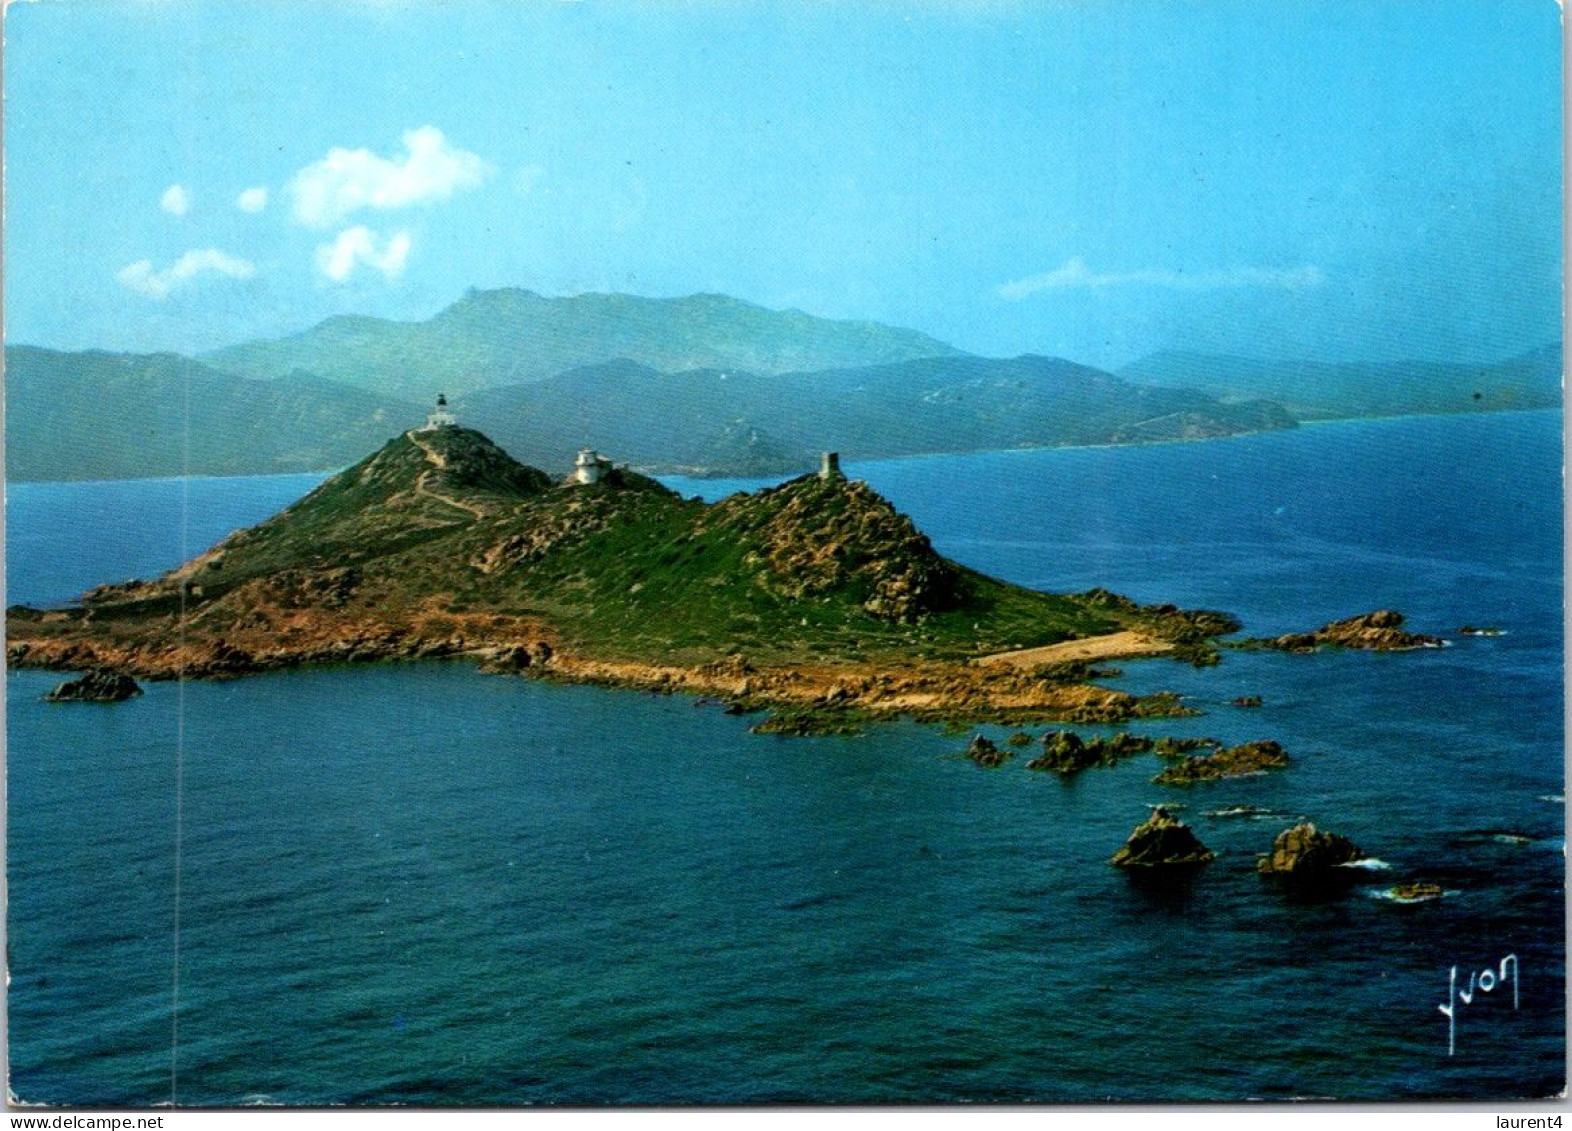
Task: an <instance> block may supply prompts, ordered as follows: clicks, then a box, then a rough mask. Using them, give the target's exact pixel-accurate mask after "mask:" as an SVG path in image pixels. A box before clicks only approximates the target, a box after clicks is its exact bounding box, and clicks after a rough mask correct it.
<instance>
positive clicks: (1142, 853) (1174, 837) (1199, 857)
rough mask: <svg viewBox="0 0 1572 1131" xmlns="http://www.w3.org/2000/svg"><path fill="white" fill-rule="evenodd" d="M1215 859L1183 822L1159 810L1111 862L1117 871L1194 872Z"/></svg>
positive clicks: (1153, 813) (1137, 827)
mask: <svg viewBox="0 0 1572 1131" xmlns="http://www.w3.org/2000/svg"><path fill="white" fill-rule="evenodd" d="M1211 859H1212V850H1211V849H1209V848H1207V847H1206V845H1204V844H1202V843H1201V841H1200V839H1199V838H1198V837H1197V836H1196V835H1195V833H1193V832H1191V831H1190V827H1189V826H1188V825H1186V824H1185V823H1184V822H1183V821H1180V820H1179V819H1178V818H1176V817H1174V816H1173V815H1172V814H1171V813H1169V812H1168V810H1167V809H1164V808H1163V807H1162V806H1158V807H1157V808H1156V809H1154V810H1153V811H1152V815H1151V816H1150V817H1149V818H1148V819H1147V820H1145V821H1144V822H1142V823H1141V824H1139V825H1137V826H1136V827H1135V831H1134V832H1132V833H1131V834H1130V839H1129V840H1127V841H1125V842H1124V845H1123V847H1121V848H1120V849H1119V851H1118V852H1115V853H1114V854H1113V856H1112V857H1110V858H1109V860H1108V862H1109V863H1110V864H1112V865H1113V866H1114V867H1116V868H1142V869H1145V868H1191V867H1195V866H1196V865H1198V864H1205V863H1206V862H1207V861H1209V860H1211Z"/></svg>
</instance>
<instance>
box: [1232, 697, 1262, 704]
mask: <svg viewBox="0 0 1572 1131" xmlns="http://www.w3.org/2000/svg"><path fill="white" fill-rule="evenodd" d="M1228 702H1229V703H1230V704H1231V705H1232V706H1235V707H1259V706H1260V705H1261V697H1260V696H1259V695H1240V696H1238V697H1236V698H1233V699H1230V700H1229V701H1228Z"/></svg>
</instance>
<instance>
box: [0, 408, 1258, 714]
mask: <svg viewBox="0 0 1572 1131" xmlns="http://www.w3.org/2000/svg"><path fill="white" fill-rule="evenodd" d="M7 625H8V630H9V637H10V642H9V649H8V658H9V660H10V662H11V663H12V664H14V665H18V666H23V667H42V668H49V669H59V670H75V671H90V672H92V671H97V672H113V673H118V674H122V675H126V676H137V677H141V678H145V679H148V680H168V679H176V678H223V677H234V676H240V675H245V674H248V673H253V672H262V671H269V670H277V669H283V668H292V667H298V666H302V665H308V664H328V663H344V662H355V661H371V660H386V659H406V658H425V657H441V656H470V657H475V658H478V659H480V660H481V661H482V662H483V663H484V664H485V665H486V666H487V667H488V668H489V669H491V670H498V671H507V672H519V673H523V674H528V675H535V676H541V677H546V678H555V679H562V680H569V681H575V682H589V683H600V684H606V685H613V686H624V687H637V688H644V689H649V690H656V691H688V692H695V693H702V694H705V695H710V696H715V697H717V698H720V699H722V700H724V701H725V702H726V703H727V704H728V705H729V706H730V707H731V708H732V709H735V710H739V711H741V710H760V709H769V710H773V711H778V712H783V713H784V714H785V715H786V716H787V718H788V719H789V720H795V722H790V723H789V724H788V725H785V726H783V727H782V728H781V729H785V730H791V729H797V730H807V729H813V728H812V726H811V725H810V723H809V722H805V721H804V720H811V717H812V716H813V715H815V714H818V713H824V714H833V715H837V716H847V715H854V716H857V717H865V718H877V717H888V716H893V715H900V714H905V715H910V716H914V717H917V718H924V719H967V720H993V721H1010V720H1021V721H1025V720H1029V719H1044V720H1063V721H1071V722H1082V723H1095V722H1113V721H1119V720H1123V719H1129V718H1134V717H1141V716H1153V715H1166V714H1174V713H1178V712H1181V711H1182V710H1183V708H1182V707H1180V705H1179V703H1178V700H1177V698H1176V697H1174V696H1169V695H1157V696H1148V697H1145V698H1138V697H1136V696H1133V695H1130V694H1127V693H1125V692H1121V691H1115V690H1111V689H1108V688H1104V687H1100V686H1097V685H1095V684H1093V683H1090V682H1088V678H1089V674H1090V673H1089V669H1088V667H1087V665H1086V662H1085V659H1084V657H1086V656H1088V655H1095V656H1098V657H1100V658H1101V657H1106V656H1109V655H1132V654H1134V655H1140V654H1158V653H1163V652H1176V653H1178V654H1180V655H1186V654H1190V653H1195V652H1197V651H1198V650H1205V649H1207V648H1210V647H1211V646H1212V644H1213V642H1214V640H1215V638H1216V637H1217V636H1219V635H1222V634H1225V633H1228V632H1233V631H1235V630H1237V628H1238V624H1237V622H1235V621H1233V620H1232V619H1231V618H1229V617H1227V616H1225V615H1223V614H1220V613H1212V612H1186V611H1184V610H1180V609H1177V608H1175V607H1173V606H1171V605H1165V606H1139V605H1136V604H1135V603H1133V602H1131V601H1128V600H1126V599H1124V598H1122V597H1118V596H1117V595H1114V594H1111V593H1107V592H1106V591H1103V590H1094V591H1092V592H1091V593H1087V594H1079V595H1057V594H1050V593H1043V592H1038V591H1034V590H1029V589H1024V588H1021V587H1018V586H1015V585H1010V584H1007V583H1005V582H1002V581H998V580H995V579H993V578H990V577H986V576H984V575H982V574H980V573H977V572H975V571H973V570H969V569H967V568H965V567H963V566H960V565H958V564H956V563H954V562H952V561H949V560H947V559H945V558H944V557H942V556H940V555H939V554H938V553H937V552H936V551H935V550H934V549H933V547H932V545H931V544H930V543H929V540H928V538H927V537H926V536H925V535H923V534H922V533H921V532H920V531H919V530H917V528H916V527H915V526H914V525H913V524H912V522H911V521H910V520H909V519H908V518H907V517H906V516H905V515H903V514H901V513H900V512H898V511H897V510H896V509H895V508H894V507H892V506H891V505H890V504H889V503H888V502H887V501H886V500H885V499H883V498H882V497H880V496H879V495H878V494H877V493H876V492H874V491H873V490H872V489H870V488H869V487H868V486H867V485H865V484H863V483H860V482H855V481H852V480H849V479H847V478H846V477H845V476H844V475H843V474H841V473H840V471H839V468H838V466H837V465H836V464H835V462H834V460H833V459H832V458H830V457H826V460H825V463H824V466H823V467H822V468H821V469H820V472H819V473H818V474H809V475H804V476H802V477H800V478H797V479H793V480H791V481H789V482H786V483H784V484H781V485H780V486H777V487H773V488H770V489H767V490H762V491H758V492H755V493H752V494H739V495H733V496H731V497H729V498H727V499H724V500H722V501H720V502H717V503H714V504H705V503H703V502H700V501H699V500H697V499H684V498H682V497H680V496H679V495H677V494H676V493H674V492H672V491H671V490H669V489H667V488H666V487H665V486H663V485H661V484H660V483H658V482H656V481H655V480H653V479H649V478H647V477H645V476H642V475H639V474H637V473H635V472H632V471H630V470H628V469H627V468H625V467H619V466H614V465H612V464H611V463H609V462H608V461H606V460H605V459H603V458H602V457H600V456H599V455H598V454H596V453H593V452H585V453H581V455H580V459H579V463H578V466H577V467H576V469H575V470H574V472H573V474H571V475H569V476H567V477H565V478H562V479H557V478H553V477H552V476H549V475H547V474H546V473H545V472H543V471H540V470H537V469H535V468H532V467H527V466H525V465H523V464H521V463H519V462H517V461H516V460H514V459H513V458H512V457H510V456H509V455H508V454H507V453H506V452H504V451H503V450H502V449H501V448H499V447H497V446H496V445H495V444H493V443H492V442H491V441H490V440H489V439H487V438H486V437H485V436H484V435H482V434H481V433H479V432H476V431H473V430H471V429H467V428H463V427H459V426H457V424H456V423H455V422H454V421H453V419H452V417H451V416H449V415H448V414H447V413H446V412H445V410H444V409H442V408H441V407H440V406H439V410H438V412H437V413H434V414H433V416H432V419H431V421H430V422H428V425H427V427H426V428H423V429H417V430H413V431H410V432H406V433H404V434H402V435H400V436H398V437H396V438H394V439H393V440H391V441H389V442H388V443H387V444H386V445H385V446H384V447H383V448H382V449H381V450H380V451H378V452H376V453H375V454H373V455H371V456H369V457H368V458H366V459H364V460H362V461H361V462H360V463H358V464H356V465H354V466H353V467H350V468H349V469H347V470H346V471H343V472H341V473H339V474H338V475H335V476H333V477H332V478H330V479H328V480H327V481H325V482H324V483H322V484H321V485H320V486H318V487H317V488H316V489H315V490H314V491H312V492H311V493H310V494H309V495H307V496H305V497H304V498H303V499H301V500H300V501H299V502H297V503H295V504H294V505H292V506H290V507H289V508H287V509H286V510H284V511H282V512H281V513H279V514H278V515H275V516H274V517H273V518H271V519H268V520H267V521H265V522H263V523H261V524H259V525H257V526H255V527H252V528H250V529H247V530H241V531H237V532H236V533H234V534H232V535H230V536H229V537H228V538H226V539H224V540H223V541H222V542H220V543H219V544H218V545H216V546H214V547H213V548H212V549H210V550H208V551H207V552H205V553H203V554H201V555H200V556H198V557H196V558H195V559H193V560H192V561H189V562H187V563H186V564H184V565H182V566H180V567H179V568H177V569H174V570H172V571H170V572H169V573H167V574H165V575H164V576H162V577H160V578H157V579H155V580H150V581H128V582H124V583H120V584H114V585H103V586H100V587H98V588H96V589H93V590H90V591H89V592H87V593H86V594H84V595H83V596H82V597H81V599H80V601H79V602H78V603H77V604H76V605H74V606H71V607H68V608H62V609H54V610H37V609H32V608H27V607H20V606H19V607H13V608H11V609H9V610H8V613H7ZM985 657H986V658H987V659H988V660H989V661H990V662H978V661H980V660H982V659H983V658H985ZM1000 658H1007V659H1009V660H1010V662H998V661H999V660H1000ZM764 729H769V728H764Z"/></svg>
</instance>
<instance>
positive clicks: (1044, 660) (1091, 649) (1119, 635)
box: [974, 629, 1174, 668]
mask: <svg viewBox="0 0 1572 1131" xmlns="http://www.w3.org/2000/svg"><path fill="white" fill-rule="evenodd" d="M1173 650H1174V646H1173V645H1172V644H1170V643H1168V641H1166V640H1159V639H1157V637H1155V636H1148V635H1146V634H1145V633H1144V632H1135V631H1134V630H1130V629H1127V630H1125V631H1124V632H1111V633H1109V634H1108V635H1107V636H1088V637H1086V638H1085V639H1083V640H1066V641H1064V642H1063V643H1060V644H1047V645H1044V646H1043V647H1041V648H1022V649H1020V650H1019V651H1017V652H995V653H993V654H992V655H991V656H979V657H978V658H977V659H976V660H975V661H974V662H975V663H979V664H1014V665H1015V666H1016V667H1018V668H1031V667H1036V666H1037V665H1038V664H1063V663H1069V662H1070V661H1073V660H1115V659H1119V658H1121V657H1128V656H1156V655H1159V654H1161V653H1163V652H1172V651H1173Z"/></svg>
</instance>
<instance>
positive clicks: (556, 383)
mask: <svg viewBox="0 0 1572 1131" xmlns="http://www.w3.org/2000/svg"><path fill="white" fill-rule="evenodd" d="M5 356H6V399H7V413H6V417H7V418H6V438H7V447H6V468H7V473H8V475H9V476H10V478H11V479H13V480H29V479H88V478H129V477H137V476H156V475H173V474H179V473H181V472H182V471H189V472H191V473H193V474H204V475H224V474H261V473H272V472H285V471H304V470H320V469H328V468H333V467H341V466H343V465H345V464H346V463H348V462H350V461H351V460H353V459H354V458H355V457H356V456H357V455H358V454H360V453H362V452H364V451H365V450H367V449H368V448H371V447H374V446H376V445H377V444H379V443H381V442H382V441H384V440H386V439H387V438H388V437H389V436H392V435H396V434H397V433H399V432H401V431H403V430H404V429H406V428H409V427H413V426H414V425H416V424H418V423H420V422H421V421H422V420H423V419H424V415H425V412H426V408H427V407H428V406H429V405H430V403H431V401H432V399H433V398H434V397H435V394H436V393H438V392H446V393H448V394H449V396H450V397H451V398H452V399H453V401H454V402H455V408H456V409H457V411H458V413H459V415H460V418H461V419H462V420H463V421H464V422H465V423H471V424H473V425H475V426H476V427H479V428H482V429H484V430H485V431H486V432H487V433H488V434H490V435H491V436H493V437H495V439H496V440H497V441H498V442H499V443H501V444H502V445H503V446H504V447H505V448H507V449H508V450H509V451H510V452H512V453H513V454H514V455H516V456H517V457H518V458H520V459H524V460H527V461H529V462H532V463H536V464H540V465H543V466H548V467H561V466H564V465H565V464H566V462H567V461H568V460H569V458H570V457H571V455H572V453H573V452H574V451H575V450H576V449H577V448H579V447H581V446H585V445H588V446H593V447H597V448H599V449H600V450H602V451H603V452H606V453H608V454H609V455H611V456H612V457H613V458H615V459H617V460H619V461H627V462H630V463H632V464H633V465H635V466H638V467H642V468H645V469H648V470H654V471H660V472H673V471H685V472H690V473H694V474H714V475H720V474H726V475H775V474H783V473H790V472H793V471H799V470H801V469H803V468H805V467H808V466H810V465H811V463H812V462H813V461H814V460H815V459H816V455H817V453H818V452H819V451H821V450H826V449H828V450H838V451H841V452H842V453H843V454H845V455H846V456H848V457H850V458H873V457H882V456H896V455H910V454H922V453H940V452H962V451H981V450H989V449H997V448H1015V447H1046V446H1054V445H1062V444H1109V443H1136V442H1149V441H1161V440H1181V439H1196V438H1204V437H1211V436H1223V435H1230V434H1235V433H1240V432H1252V431H1261V430H1266V429H1273V428H1287V427H1293V425H1294V424H1295V423H1296V418H1300V419H1309V418H1320V417H1334V416H1361V415H1378V414H1386V413H1394V412H1451V411H1478V410H1489V409H1500V408H1535V407H1549V406H1553V405H1559V404H1560V358H1561V347H1560V346H1559V344H1558V345H1555V346H1551V347H1546V348H1545V349H1544V350H1540V351H1536V352H1535V353H1533V354H1529V355H1525V356H1524V357H1521V358H1516V359H1512V360H1510V361H1506V362H1501V363H1498V364H1495V365H1489V366H1447V365H1435V364H1428V363H1411V364H1401V365H1324V364H1317V363H1300V362H1289V363H1268V362H1260V361H1250V360H1247V359H1239V358H1214V357H1206V356H1204V355H1197V354H1180V353H1166V354H1157V355H1153V356H1152V357H1149V358H1146V359H1144V360H1143V361H1141V362H1138V363H1137V364H1135V365H1133V366H1131V367H1129V368H1128V369H1126V370H1125V371H1124V372H1123V373H1121V374H1119V375H1117V376H1116V375H1114V374H1112V373H1108V372H1105V371H1103V370H1099V369H1094V368H1091V367H1088V366H1084V365H1078V364H1076V363H1074V362H1071V361H1065V360H1062V359H1057V358H1048V357H1037V356H1031V355H1027V356H1023V357H1018V358H1013V359H995V358H981V357H975V356H972V355H970V354H966V353H963V352H962V351H960V350H957V349H955V348H954V347H952V346H949V345H946V344H945V343H943V342H940V341H937V340H935V339H933V338H930V337H928V336H927V335H925V334H921V333H918V332H916V331H912V330H904V329H899V328H895V327H890V326H883V325H880V324H877V323H871V322H838V321H830V320H826V319H821V318H814V317H812V316H810V315H807V314H803V313H801V312H799V311H771V310H767V309H765V308H763V307H759V306H754V305H752V304H750V303H746V302H741V301H739V300H737V299H732V298H727V297H725V296H721V295H695V296H691V297H689V298H682V299H645V298H637V297H633V296H628V295H581V296H577V297H573V298H556V299H553V298H543V297H541V296H540V295H536V294H533V293H531V292H529V291H523V290H500V291H484V292H481V291H472V292H470V293H469V294H468V295H466V296H465V297H464V298H463V299H461V300H460V301H459V302H457V303H455V304H454V305H453V306H451V307H449V308H448V309H446V310H444V311H442V312H441V313H440V314H438V315H436V316H435V317H434V318H431V319H429V320H427V321H424V322H417V323H402V322H391V321H386V320H382V319H374V318H333V319H329V320H328V321H326V322H323V323H322V324H321V325H319V326H317V327H315V328H313V329H311V330H308V331H306V332H305V333H302V334H297V335H294V336H292V337H288V338H282V339H278V340H275V341H262V342H252V343H247V344H244V345H238V346H233V347H230V348H228V349H224V350H218V351H216V352H214V353H210V354H206V355H203V356H202V357H201V358H200V359H193V358H188V357H182V356H179V355H176V354H145V355H131V354H111V353H104V352H100V351H86V352H81V353H63V352H59V351H54V350H47V349H41V348H37V347H30V346H9V347H7V349H6V354H5ZM1476 393H1477V394H1478V395H1477V396H1476V395H1475V394H1476Z"/></svg>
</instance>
